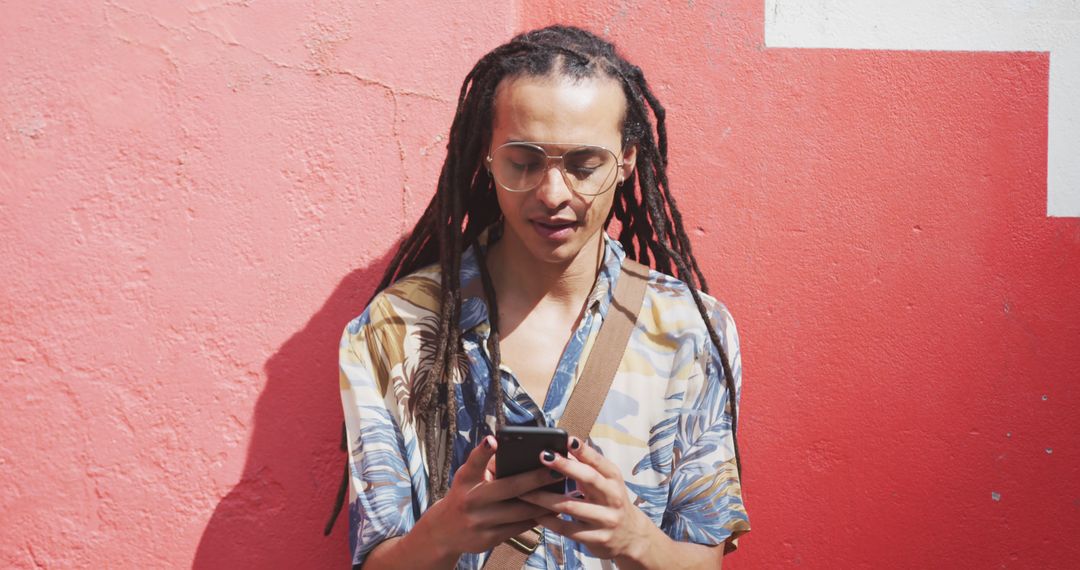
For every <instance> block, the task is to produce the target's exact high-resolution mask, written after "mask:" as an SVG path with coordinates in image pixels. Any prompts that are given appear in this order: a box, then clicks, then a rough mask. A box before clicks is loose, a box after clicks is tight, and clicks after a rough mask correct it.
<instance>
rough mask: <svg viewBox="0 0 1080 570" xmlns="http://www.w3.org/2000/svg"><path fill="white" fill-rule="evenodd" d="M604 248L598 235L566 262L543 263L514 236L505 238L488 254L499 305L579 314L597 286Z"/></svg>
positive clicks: (601, 237)
mask: <svg viewBox="0 0 1080 570" xmlns="http://www.w3.org/2000/svg"><path fill="white" fill-rule="evenodd" d="M604 247H605V246H604V236H603V235H602V234H600V233H597V235H596V236H595V239H593V240H590V242H589V243H587V244H585V246H584V247H583V248H582V249H581V251H580V252H578V255H577V256H576V257H575V258H574V259H572V260H570V261H569V262H567V263H563V264H557V263H543V262H537V261H536V260H535V259H534V258H533V257H532V255H531V254H530V253H529V252H528V250H527V249H526V248H525V246H524V244H522V243H521V242H519V241H517V240H515V239H513V236H510V235H504V236H503V238H502V239H500V240H499V241H498V242H497V243H496V244H494V245H493V246H491V250H490V251H489V253H488V268H489V269H490V270H491V278H492V281H493V283H494V286H495V291H496V294H497V296H498V298H499V299H500V304H502V302H503V300H506V301H509V302H512V303H513V304H515V305H518V306H521V305H526V306H536V305H548V306H551V305H561V306H563V308H565V309H569V310H573V311H579V310H580V309H581V307H582V304H583V303H584V302H585V299H586V298H587V297H588V296H589V293H590V292H591V291H592V288H593V285H594V284H595V282H596V276H597V272H598V270H599V268H600V263H601V261H602V260H603V251H604V249H603V248H604Z"/></svg>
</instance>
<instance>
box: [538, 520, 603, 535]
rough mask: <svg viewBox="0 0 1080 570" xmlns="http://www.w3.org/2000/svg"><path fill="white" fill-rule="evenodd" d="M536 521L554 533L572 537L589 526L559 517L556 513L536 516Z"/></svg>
mask: <svg viewBox="0 0 1080 570" xmlns="http://www.w3.org/2000/svg"><path fill="white" fill-rule="evenodd" d="M536 523H537V524H539V525H540V526H542V527H544V528H546V529H548V530H550V531H552V532H554V533H555V534H558V535H562V536H565V537H567V538H571V539H573V538H574V537H575V536H577V535H579V534H580V533H582V532H585V531H587V530H590V527H589V526H587V525H584V524H582V523H579V522H576V521H568V520H565V519H560V518H559V517H558V515H544V516H541V517H537V519H536Z"/></svg>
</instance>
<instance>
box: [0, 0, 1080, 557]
mask: <svg viewBox="0 0 1080 570" xmlns="http://www.w3.org/2000/svg"><path fill="white" fill-rule="evenodd" d="M480 4H483V5H480ZM764 20H765V17H764V14H763V6H762V3H761V2H759V1H753V2H752V1H731V2H688V3H679V4H677V5H676V4H670V5H665V4H658V3H647V4H646V3H642V5H638V4H635V3H625V2H619V3H612V4H611V5H610V6H606V7H596V6H593V5H588V6H586V7H583V5H582V4H581V3H574V2H566V1H562V0H557V1H554V2H550V3H547V4H546V5H544V6H542V7H537V6H533V5H531V4H526V3H509V4H495V3H490V4H489V3H475V2H466V1H463V0H454V1H449V2H441V3H401V2H393V3H391V2H376V3H361V2H344V1H329V0H326V1H323V0H307V1H304V2H258V1H244V0H238V1H228V0H226V1H221V2H196V1H186V2H172V1H164V0H158V1H146V0H108V1H104V2H75V1H69V2H49V3H39V2H14V1H11V2H2V3H0V259H3V271H0V291H2V294H0V402H2V404H3V407H4V409H3V412H2V413H0V567H4V568H71V567H95V568H96V567H113V568H121V567H126V568H154V567H177V568H179V567H189V566H194V567H196V568H202V569H209V568H247V567H252V568H253V567H265V568H317V567H343V566H345V565H346V561H347V556H346V544H347V540H346V538H345V532H344V526H345V525H344V524H342V523H343V521H339V524H338V527H337V528H336V529H335V531H334V533H333V534H332V535H331V537H330V538H329V539H324V538H323V537H322V536H321V528H322V525H323V523H324V521H325V516H326V515H327V514H328V511H329V506H330V503H331V501H332V498H333V494H334V491H335V490H336V486H337V483H338V477H339V473H340V469H341V465H342V461H343V454H342V453H341V452H340V451H338V449H337V445H338V438H339V431H338V430H339V426H340V417H341V416H340V410H339V407H340V404H339V400H338V393H337V376H336V374H337V372H336V342H337V339H338V336H339V334H340V331H341V328H342V326H344V324H345V322H347V321H348V319H349V318H351V317H352V316H354V315H355V314H357V313H359V312H360V310H362V304H363V302H364V300H365V299H366V298H367V296H368V294H369V293H370V291H371V288H372V287H373V284H374V281H375V280H376V279H377V277H378V275H379V273H380V270H381V268H382V267H383V266H384V265H385V263H386V262H387V258H388V255H389V254H390V253H391V248H392V246H393V244H394V242H395V241H396V240H397V239H398V237H399V236H400V235H401V234H402V232H404V231H406V230H407V229H408V228H409V227H411V225H412V223H413V222H414V221H415V219H416V218H417V217H418V216H419V214H420V212H421V211H422V209H423V207H424V205H425V204H426V201H427V200H428V198H429V197H430V195H431V193H432V190H433V186H434V181H435V178H436V176H437V173H438V169H439V167H440V165H441V162H442V159H443V157H444V156H445V136H446V133H447V131H448V129H449V122H450V119H451V117H452V115H453V102H454V100H455V98H456V95H457V90H458V88H459V86H460V81H461V79H462V78H463V77H464V75H465V73H466V72H467V71H468V69H469V67H470V66H471V65H472V63H473V62H475V60H476V59H477V58H478V57H479V56H480V55H481V54H483V53H484V52H485V51H487V50H488V49H490V48H491V47H494V46H495V45H497V44H498V43H500V42H501V41H504V40H505V39H507V38H508V37H509V36H510V35H511V34H512V33H513V32H515V31H518V30H521V29H526V28H529V27H534V26H538V25H542V24H547V23H551V22H554V21H567V22H570V23H577V24H580V25H584V26H586V27H589V28H591V29H593V30H595V31H597V32H599V33H603V34H607V35H609V36H610V37H612V38H613V39H615V40H616V41H617V42H618V43H619V44H620V45H621V46H622V47H623V49H624V51H625V52H626V53H627V54H628V55H629V56H630V58H631V59H632V60H634V61H636V62H637V63H638V64H639V65H640V66H641V67H642V68H643V69H644V70H645V73H646V75H647V77H648V78H649V80H650V81H651V82H652V84H653V86H654V89H655V91H656V92H657V94H658V96H659V97H660V98H661V100H662V101H664V102H665V104H666V105H667V108H668V117H669V128H670V132H671V148H672V160H671V163H672V171H671V175H672V180H673V186H674V188H675V192H676V193H677V196H678V197H679V200H680V202H679V203H680V206H681V209H682V211H683V213H684V215H685V217H686V220H687V224H688V228H689V229H690V230H691V232H692V237H693V239H695V240H696V241H695V252H696V253H697V255H698V256H699V259H700V261H701V262H702V265H703V267H704V269H705V273H706V275H707V276H708V277H709V280H710V285H711V287H712V291H713V293H714V294H715V295H716V296H718V297H720V298H721V299H723V300H724V301H726V303H727V304H728V305H729V306H730V308H731V309H732V311H733V313H734V315H735V317H736V319H737V321H738V323H739V325H740V331H741V334H742V338H743V342H744V347H743V353H744V369H745V371H746V377H745V392H744V412H743V416H742V418H743V424H742V428H743V429H742V432H741V433H742V435H741V437H742V443H743V446H744V456H745V463H746V465H745V469H746V476H745V486H746V491H745V492H746V501H747V507H748V509H749V512H750V516H751V522H752V525H753V527H754V531H753V532H751V533H750V535H748V537H747V539H745V540H744V541H742V543H741V544H742V546H741V548H740V550H739V551H738V552H737V553H736V554H734V555H732V556H730V557H728V559H727V562H726V564H725V566H728V565H730V566H731V567H733V568H781V567H790V566H795V565H799V566H804V567H810V568H852V567H890V568H908V567H942V568H944V567H971V568H999V567H1005V568H1045V567H1067V566H1069V565H1070V561H1073V562H1074V561H1075V560H1077V559H1080V546H1078V544H1077V542H1076V541H1075V537H1076V536H1078V535H1080V488H1078V486H1077V481H1080V473H1078V470H1080V469H1078V468H1080V458H1078V454H1080V441H1078V440H1080V438H1078V436H1077V434H1078V433H1080V420H1078V419H1077V415H1076V414H1075V410H1077V409H1078V408H1080V387H1078V384H1080V382H1078V381H1080V373H1078V372H1077V371H1078V370H1080V349H1078V345H1080V294H1077V289H1078V286H1080V220H1077V219H1076V218H1048V217H1047V216H1046V199H1047V194H1046V188H1047V182H1046V165H1047V108H1048V92H1047V84H1048V73H1049V71H1048V70H1049V68H1050V66H1049V59H1048V57H1047V54H1045V53H1035V52H1028V53H1021V52H1016V53H965V52H949V53H945V52H914V51H913V52H876V51H872V50H863V51H851V50H810V49H772V48H768V49H767V48H766V47H765V45H764Z"/></svg>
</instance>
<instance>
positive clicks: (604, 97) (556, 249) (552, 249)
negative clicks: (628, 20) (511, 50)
mask: <svg viewBox="0 0 1080 570" xmlns="http://www.w3.org/2000/svg"><path fill="white" fill-rule="evenodd" d="M625 108H626V98H625V96H624V95H623V92H622V89H621V88H620V86H619V84H618V83H617V82H615V81H614V80H612V79H609V78H595V79H585V80H582V81H572V80H569V79H565V78H562V77H558V76H555V77H520V78H512V79H507V80H504V81H503V82H502V83H501V84H500V85H499V87H498V89H497V91H496V95H495V103H494V124H493V132H492V140H491V147H490V148H489V149H487V151H488V152H489V153H491V152H493V151H494V150H495V149H496V148H498V147H499V146H501V145H503V144H505V143H508V142H521V141H526V142H532V143H541V144H540V145H539V146H541V147H542V148H543V149H544V150H545V151H546V153H547V154H548V155H552V156H554V155H561V154H563V153H564V152H565V151H567V150H570V149H572V148H575V147H578V146H580V145H595V146H602V147H606V148H608V149H610V150H612V151H614V152H615V154H616V156H617V158H618V160H620V161H622V162H624V163H626V166H624V167H621V168H619V169H618V170H617V173H616V175H615V176H613V177H612V180H611V183H610V186H611V188H610V190H608V191H606V192H604V193H602V194H600V195H597V196H586V195H581V194H578V193H575V192H574V191H573V189H572V188H570V187H569V186H568V185H567V182H566V180H565V179H564V178H563V175H562V172H561V171H560V170H559V167H558V161H553V162H552V163H551V168H549V169H547V170H546V171H545V172H544V176H543V179H542V180H541V182H540V183H539V184H538V185H537V186H536V187H535V188H533V189H532V190H529V191H527V192H510V191H507V190H506V189H505V188H502V187H500V186H499V185H498V184H496V188H497V190H496V195H497V196H498V200H499V207H500V208H501V209H502V212H503V216H504V217H505V219H506V224H505V232H504V236H503V239H509V240H512V241H513V242H515V243H514V245H515V246H520V247H521V248H522V249H524V250H525V251H528V252H529V254H531V256H532V257H533V258H534V259H535V260H536V261H538V262H544V263H569V262H570V261H572V260H573V259H574V258H576V257H577V255H578V253H579V252H581V251H582V249H583V248H584V247H585V246H587V245H597V243H596V240H599V239H601V236H600V231H601V230H602V229H603V226H604V220H606V219H607V216H608V212H609V211H610V210H611V206H612V204H613V203H614V199H615V193H616V190H615V187H614V186H615V184H616V183H617V182H618V181H620V180H622V179H624V178H626V177H628V176H629V175H630V172H631V171H632V169H633V164H634V159H635V158H636V154H635V153H636V149H635V148H634V147H631V148H630V149H626V150H624V149H623V148H622V144H621V141H622V134H621V126H622V120H623V115H624V112H625ZM515 249H518V248H517V247H515ZM590 251H595V250H590Z"/></svg>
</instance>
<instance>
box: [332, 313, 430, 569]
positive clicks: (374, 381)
mask: <svg viewBox="0 0 1080 570" xmlns="http://www.w3.org/2000/svg"><path fill="white" fill-rule="evenodd" d="M371 313H372V309H371V308H370V307H369V308H368V310H367V311H365V312H364V314H362V315H361V316H359V317H357V318H356V319H355V320H353V321H352V322H351V323H349V325H348V326H347V327H346V328H345V332H344V334H343V335H342V338H341V344H340V346H339V361H338V362H339V369H340V384H341V401H342V405H343V407H344V412H345V429H346V432H347V441H348V453H349V473H350V479H349V483H350V484H349V548H350V551H351V553H352V561H353V564H354V565H357V564H362V563H363V562H364V559H365V558H366V557H367V555H368V553H369V552H371V550H372V549H373V548H375V547H376V546H377V545H378V544H379V543H380V542H382V541H384V540H386V539H388V538H392V537H395V536H401V535H404V534H405V533H407V532H408V531H409V530H411V529H412V527H413V525H414V524H415V521H416V516H417V515H416V513H415V511H414V507H413V504H414V493H413V490H412V484H411V481H410V475H409V469H408V467H407V461H406V447H407V446H406V444H405V438H404V437H403V436H402V431H401V429H400V426H399V423H398V420H397V418H396V417H395V414H394V413H392V412H393V411H394V409H395V405H396V401H397V400H396V398H395V397H394V394H393V393H392V392H393V391H392V390H391V389H389V388H388V387H389V386H391V379H390V377H389V376H390V371H391V370H393V366H394V363H392V362H388V361H387V358H388V356H387V355H388V354H393V353H395V352H398V351H394V350H390V351H387V350H384V349H383V347H382V346H381V344H382V342H385V341H386V338H385V336H386V335H383V334H380V331H378V330H376V329H377V323H376V324H375V325H373V324H372V322H371V316H370V315H371ZM376 315H378V313H377V312H376ZM376 319H378V317H376Z"/></svg>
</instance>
